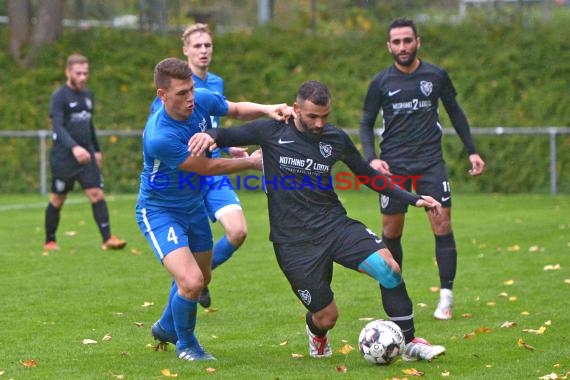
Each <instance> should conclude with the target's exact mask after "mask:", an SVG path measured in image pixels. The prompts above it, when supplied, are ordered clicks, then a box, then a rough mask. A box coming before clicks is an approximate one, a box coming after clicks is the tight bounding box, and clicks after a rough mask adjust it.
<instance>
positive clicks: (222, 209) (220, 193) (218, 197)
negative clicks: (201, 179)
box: [202, 175, 242, 222]
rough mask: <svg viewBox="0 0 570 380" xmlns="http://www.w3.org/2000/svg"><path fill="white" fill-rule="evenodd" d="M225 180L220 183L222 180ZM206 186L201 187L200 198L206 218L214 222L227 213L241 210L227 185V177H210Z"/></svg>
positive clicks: (234, 195) (233, 192) (234, 194)
mask: <svg viewBox="0 0 570 380" xmlns="http://www.w3.org/2000/svg"><path fill="white" fill-rule="evenodd" d="M224 177H226V179H225V180H224V181H223V182H222V179H223V178H224ZM207 183H208V184H207V185H204V186H203V187H202V196H203V197H204V204H205V205H206V210H207V212H208V216H209V217H210V219H211V220H212V222H215V221H216V220H218V218H219V217H220V216H222V215H223V214H224V213H226V212H227V211H231V210H241V209H242V208H241V203H240V201H239V198H238V196H237V194H236V192H235V191H234V190H233V187H231V186H230V185H229V184H230V183H231V181H229V179H228V178H227V176H219V175H218V176H210V177H209V178H208V182H207Z"/></svg>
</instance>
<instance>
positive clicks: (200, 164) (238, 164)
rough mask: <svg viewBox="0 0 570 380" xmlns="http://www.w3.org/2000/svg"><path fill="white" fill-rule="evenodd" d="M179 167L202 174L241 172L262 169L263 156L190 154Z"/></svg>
mask: <svg viewBox="0 0 570 380" xmlns="http://www.w3.org/2000/svg"><path fill="white" fill-rule="evenodd" d="M178 168H179V169H180V170H184V171H187V172H195V173H198V174H200V175H221V174H230V173H236V172H241V171H244V170H260V169H261V157H259V156H250V157H246V158H233V159H232V158H207V157H205V156H199V157H195V156H188V158H187V159H186V160H185V161H184V162H183V163H181V164H180V165H179V166H178Z"/></svg>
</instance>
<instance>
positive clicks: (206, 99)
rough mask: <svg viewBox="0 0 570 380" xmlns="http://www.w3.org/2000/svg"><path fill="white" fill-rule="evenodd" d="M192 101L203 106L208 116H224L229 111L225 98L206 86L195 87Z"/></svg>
mask: <svg viewBox="0 0 570 380" xmlns="http://www.w3.org/2000/svg"><path fill="white" fill-rule="evenodd" d="M194 103H196V104H198V105H200V106H201V107H202V108H204V109H205V110H206V112H208V114H209V116H226V115H227V114H228V111H229V107H228V102H227V101H226V98H225V97H224V96H223V95H221V94H218V93H217V92H213V91H210V90H208V89H206V88H197V89H195V91H194Z"/></svg>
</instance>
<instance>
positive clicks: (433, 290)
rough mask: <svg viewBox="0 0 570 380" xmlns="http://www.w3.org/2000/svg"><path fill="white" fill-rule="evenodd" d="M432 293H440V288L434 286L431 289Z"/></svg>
mask: <svg viewBox="0 0 570 380" xmlns="http://www.w3.org/2000/svg"><path fill="white" fill-rule="evenodd" d="M429 290H430V292H433V293H436V292H439V286H432V287H430V288H429Z"/></svg>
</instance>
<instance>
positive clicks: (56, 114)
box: [49, 85, 99, 161]
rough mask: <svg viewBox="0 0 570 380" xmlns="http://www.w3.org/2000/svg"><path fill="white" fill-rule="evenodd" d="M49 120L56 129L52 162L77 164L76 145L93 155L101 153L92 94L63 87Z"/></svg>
mask: <svg viewBox="0 0 570 380" xmlns="http://www.w3.org/2000/svg"><path fill="white" fill-rule="evenodd" d="M49 116H50V118H51V123H52V129H53V136H52V138H53V147H52V153H51V154H52V160H56V161H69V160H70V159H72V158H73V160H74V157H73V154H72V153H71V149H72V148H73V147H74V146H75V145H79V146H82V147H83V148H85V149H87V150H88V151H89V152H91V153H94V152H98V151H99V144H98V142H97V137H96V135H95V128H94V126H93V94H92V93H91V92H90V91H87V90H85V91H77V90H74V89H72V88H70V87H69V86H67V85H63V86H61V87H60V88H59V89H57V90H56V91H55V92H54V93H53V95H52V97H51V103H50V109H49Z"/></svg>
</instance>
